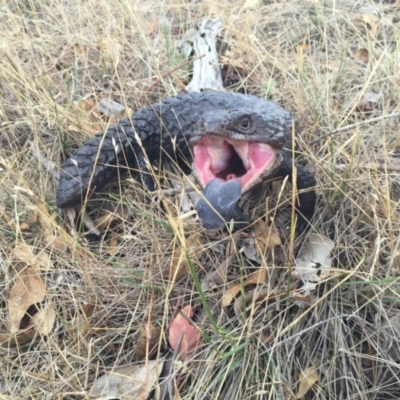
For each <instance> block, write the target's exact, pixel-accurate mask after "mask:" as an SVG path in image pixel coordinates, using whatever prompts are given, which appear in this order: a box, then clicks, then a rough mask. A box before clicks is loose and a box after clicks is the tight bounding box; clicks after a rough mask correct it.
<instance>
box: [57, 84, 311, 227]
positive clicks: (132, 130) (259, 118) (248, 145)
mask: <svg viewBox="0 0 400 400" xmlns="http://www.w3.org/2000/svg"><path fill="white" fill-rule="evenodd" d="M294 127H295V124H294V119H293V117H292V115H291V114H290V113H289V112H288V111H287V110H285V109H284V108H282V107H281V106H279V105H277V104H275V103H273V102H270V101H267V100H264V99H259V98H257V97H254V96H250V95H243V94H240V93H233V92H225V91H205V92H193V93H188V94H183V95H179V96H177V97H173V98H166V99H164V100H162V101H161V102H160V103H157V104H153V105H150V106H147V107H145V108H143V109H141V110H139V111H137V112H135V113H134V114H133V115H132V117H131V118H130V119H123V120H121V121H119V122H118V123H117V124H115V125H113V126H110V127H109V128H108V129H107V130H106V131H105V132H104V133H103V132H102V133H98V134H96V136H95V137H93V138H92V139H90V140H88V141H87V142H86V143H85V144H84V145H83V146H82V147H81V148H79V149H77V150H76V151H75V152H74V153H73V154H72V156H71V157H70V158H69V159H68V160H67V162H66V163H65V165H64V167H63V168H62V170H61V174H60V181H59V186H58V190H57V206H58V207H61V208H67V207H71V206H74V205H76V204H79V203H82V202H83V201H84V200H85V198H86V197H87V196H88V195H89V194H90V192H88V190H89V191H98V190H99V189H101V188H102V187H103V186H104V185H105V184H106V183H107V182H110V181H111V180H112V179H113V178H115V177H116V176H117V174H118V168H119V167H122V166H124V167H129V168H134V169H136V170H138V171H139V173H140V177H141V180H142V182H143V184H144V186H145V187H146V188H147V189H148V190H154V181H153V178H152V175H151V173H150V171H149V166H148V161H147V160H149V161H150V162H153V161H156V160H160V159H161V160H162V159H163V158H165V157H172V158H173V159H187V160H192V172H193V174H194V176H195V177H196V178H197V180H198V182H199V183H200V185H201V187H202V188H203V195H204V199H202V200H200V201H199V202H198V204H197V206H196V208H197V210H198V213H199V216H200V220H201V222H202V224H203V226H204V227H205V228H206V229H214V228H220V227H222V226H224V225H225V222H227V221H229V220H230V219H231V217H232V215H234V214H235V212H234V211H235V209H237V208H238V206H237V203H238V201H239V199H240V196H241V195H242V194H243V193H245V192H247V191H248V190H250V189H251V188H253V187H254V186H255V185H257V184H259V183H261V182H263V181H266V180H271V179H277V178H283V177H285V176H289V179H290V180H292V177H293V165H295V166H296V169H297V179H296V184H297V190H298V191H299V194H298V196H297V199H298V203H297V205H296V210H297V231H302V230H304V229H305V228H306V226H307V224H308V220H309V219H310V218H311V217H312V215H313V213H314V208H315V201H316V195H315V190H314V189H313V187H314V186H315V180H314V178H313V176H312V175H311V174H310V172H309V171H308V170H307V169H305V168H304V167H303V166H301V165H300V164H298V163H295V164H293V160H292V157H291V155H292V152H291V139H292V131H293V129H294ZM307 189H308V190H307Z"/></svg>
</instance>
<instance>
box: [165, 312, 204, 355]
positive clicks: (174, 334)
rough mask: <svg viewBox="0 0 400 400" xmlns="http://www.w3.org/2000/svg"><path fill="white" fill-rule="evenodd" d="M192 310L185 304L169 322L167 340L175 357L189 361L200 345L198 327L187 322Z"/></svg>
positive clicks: (191, 315)
mask: <svg viewBox="0 0 400 400" xmlns="http://www.w3.org/2000/svg"><path fill="white" fill-rule="evenodd" d="M193 315H194V311H193V308H192V307H191V306H185V307H184V308H183V309H182V310H181V311H180V312H179V314H178V315H177V316H176V317H175V318H174V320H173V321H172V322H171V325H170V326H169V329H168V342H169V344H170V346H171V347H172V349H173V350H174V351H175V352H176V354H177V357H178V358H180V359H182V360H184V361H189V360H190V359H191V358H193V357H194V356H195V355H196V354H197V353H198V352H199V350H200V347H201V346H202V340H201V334H200V331H199V329H197V328H196V327H195V326H194V325H192V324H191V323H190V322H189V319H190V318H191V317H193Z"/></svg>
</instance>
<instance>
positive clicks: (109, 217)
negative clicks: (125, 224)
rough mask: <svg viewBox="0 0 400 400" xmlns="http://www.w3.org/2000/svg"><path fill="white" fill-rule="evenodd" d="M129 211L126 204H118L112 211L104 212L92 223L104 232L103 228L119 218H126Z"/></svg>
mask: <svg viewBox="0 0 400 400" xmlns="http://www.w3.org/2000/svg"><path fill="white" fill-rule="evenodd" d="M130 214H131V211H130V210H129V208H128V207H126V206H118V207H117V208H116V210H115V211H114V212H111V211H108V212H107V213H106V214H103V215H101V216H100V217H98V218H96V219H95V220H94V225H95V226H96V227H97V229H98V230H99V231H100V232H105V230H106V229H107V228H108V227H109V226H110V224H111V223H112V222H113V221H115V220H118V219H121V218H128V217H129V215H130Z"/></svg>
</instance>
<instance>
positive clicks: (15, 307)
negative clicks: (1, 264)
mask: <svg viewBox="0 0 400 400" xmlns="http://www.w3.org/2000/svg"><path fill="white" fill-rule="evenodd" d="M45 297H46V285H45V284H44V282H43V280H42V278H41V277H40V276H39V275H38V274H37V273H36V272H35V271H34V270H33V268H30V267H26V268H24V269H23V270H22V271H20V272H19V273H18V276H17V278H16V282H15V283H14V284H13V286H12V287H11V289H10V291H9V294H8V312H9V315H10V332H11V333H14V334H15V333H18V332H19V330H20V326H21V322H22V320H23V318H24V317H25V316H26V313H27V311H28V309H29V308H30V307H32V306H38V305H39V304H40V303H42V302H43V300H44V299H45ZM29 318H30V317H29Z"/></svg>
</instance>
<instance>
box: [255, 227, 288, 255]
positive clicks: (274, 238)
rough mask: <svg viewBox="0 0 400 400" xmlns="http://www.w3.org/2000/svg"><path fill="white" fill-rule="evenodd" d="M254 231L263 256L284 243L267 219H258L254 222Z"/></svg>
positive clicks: (259, 250) (258, 249)
mask: <svg viewBox="0 0 400 400" xmlns="http://www.w3.org/2000/svg"><path fill="white" fill-rule="evenodd" d="M253 232H254V236H255V238H256V242H257V246H256V250H257V252H258V253H259V254H260V255H261V256H262V255H264V254H265V252H266V251H268V250H271V249H273V248H275V247H277V246H281V245H282V242H281V239H280V238H279V234H278V232H277V231H276V230H275V229H272V228H271V227H270V226H269V225H268V223H267V222H266V221H263V220H259V221H257V222H256V223H255V224H254V228H253Z"/></svg>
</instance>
